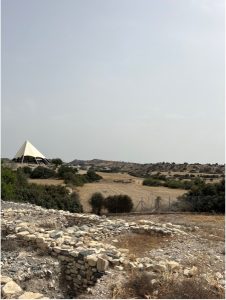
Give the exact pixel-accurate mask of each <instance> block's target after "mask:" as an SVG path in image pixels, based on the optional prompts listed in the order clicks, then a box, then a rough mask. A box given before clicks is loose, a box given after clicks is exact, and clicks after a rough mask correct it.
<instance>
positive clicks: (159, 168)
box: [70, 159, 225, 176]
mask: <svg viewBox="0 0 226 300" xmlns="http://www.w3.org/2000/svg"><path fill="white" fill-rule="evenodd" d="M70 165H80V166H82V167H84V168H86V167H89V166H91V167H93V168H94V169H95V170H96V171H101V170H109V171H114V172H128V173H130V174H131V175H136V176H148V175H150V174H151V173H152V172H188V173H207V174H224V172H225V166H224V165H219V164H199V163H194V164H188V163H182V164H176V163H167V162H159V163H147V164H139V163H131V162H123V161H110V160H101V159H92V160H79V159H75V160H73V161H72V162H70Z"/></svg>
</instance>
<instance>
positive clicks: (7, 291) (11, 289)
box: [2, 280, 23, 299]
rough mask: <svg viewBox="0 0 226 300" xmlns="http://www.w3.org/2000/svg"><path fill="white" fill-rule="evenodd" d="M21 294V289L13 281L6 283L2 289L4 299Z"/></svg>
mask: <svg viewBox="0 0 226 300" xmlns="http://www.w3.org/2000/svg"><path fill="white" fill-rule="evenodd" d="M22 292H23V290H22V289H21V287H20V286H19V285H18V284H16V282H14V281H13V280H11V281H9V282H7V283H6V284H5V285H4V287H3V288H2V295H3V297H4V298H7V299H10V298H13V297H16V296H18V295H20V294H21V293H22Z"/></svg>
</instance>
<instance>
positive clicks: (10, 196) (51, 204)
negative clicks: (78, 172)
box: [1, 168, 83, 212]
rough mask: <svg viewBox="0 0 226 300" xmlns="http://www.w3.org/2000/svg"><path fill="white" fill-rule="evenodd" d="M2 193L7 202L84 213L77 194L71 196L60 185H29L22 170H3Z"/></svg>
mask: <svg viewBox="0 0 226 300" xmlns="http://www.w3.org/2000/svg"><path fill="white" fill-rule="evenodd" d="M45 169H46V168H45ZM1 192H2V195H1V196H2V199H3V200H5V201H15V202H28V203H32V204H36V205H40V206H43V207H45V208H53V209H63V210H68V211H70V212H82V211H83V209H82V205H81V203H80V201H79V196H78V194H77V193H72V194H71V195H69V191H68V190H67V188H66V187H64V186H60V185H57V186H55V185H37V184H29V183H28V182H27V177H26V175H25V174H24V172H23V171H22V170H21V169H18V170H17V171H13V170H11V169H8V168H2V172H1Z"/></svg>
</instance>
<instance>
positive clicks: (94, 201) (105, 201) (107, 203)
mask: <svg viewBox="0 0 226 300" xmlns="http://www.w3.org/2000/svg"><path fill="white" fill-rule="evenodd" d="M89 203H90V205H91V206H92V212H93V213H95V214H97V215H100V213H101V210H102V209H103V208H105V209H107V210H108V212H110V213H126V212H130V211H131V210H132V209H133V201H132V199H131V198H130V197H129V196H128V195H114V196H108V197H106V198H104V196H103V195H102V194H101V193H94V194H93V195H92V197H91V198H90V200H89Z"/></svg>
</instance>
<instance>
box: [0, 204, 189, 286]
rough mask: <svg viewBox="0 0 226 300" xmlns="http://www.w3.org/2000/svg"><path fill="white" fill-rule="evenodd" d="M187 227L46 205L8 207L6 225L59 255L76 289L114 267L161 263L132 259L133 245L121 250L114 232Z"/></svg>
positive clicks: (169, 231)
mask: <svg viewBox="0 0 226 300" xmlns="http://www.w3.org/2000/svg"><path fill="white" fill-rule="evenodd" d="M54 222H55V223H54ZM52 223H53V224H56V226H57V229H56V228H55V229H50V228H46V224H52ZM42 225H43V226H42ZM44 225H45V226H44ZM184 229H185V228H182V226H179V227H178V226H176V225H172V224H171V223H167V224H160V223H153V222H151V221H146V220H140V221H139V222H137V223H135V222H125V221H124V220H120V219H115V220H110V219H107V218H106V217H104V216H103V217H99V216H96V215H92V214H90V215H89V214H73V213H69V212H65V211H57V210H52V209H51V210H46V209H43V208H41V207H38V206H34V205H28V207H26V208H23V206H22V208H21V209H13V210H12V209H4V210H2V230H3V232H4V235H5V236H6V238H7V239H9V240H10V239H11V240H13V239H16V240H17V241H19V242H20V243H21V244H22V245H24V246H32V247H34V248H35V249H39V250H41V251H44V252H45V253H48V254H49V255H52V256H54V257H56V258H57V259H58V260H59V261H60V263H61V266H62V270H63V272H64V274H65V280H67V281H68V282H69V283H70V284H71V285H72V287H73V288H74V289H75V290H76V291H82V290H84V289H85V288H87V287H88V286H92V285H94V284H95V283H96V281H97V279H98V278H100V277H101V276H102V275H103V274H105V272H106V271H107V269H108V268H117V269H118V270H123V269H126V268H134V269H136V268H143V269H148V270H150V268H153V269H154V268H155V266H154V265H153V264H152V262H151V261H150V260H146V261H144V263H142V264H141V262H140V261H139V260H137V261H133V262H131V261H130V258H129V257H128V255H127V254H128V250H127V249H121V248H120V249H117V247H115V246H114V245H112V243H106V242H103V241H105V239H108V240H110V241H111V240H112V239H113V237H114V236H117V235H119V234H124V233H129V232H135V233H146V234H150V235H152V234H153V235H156V234H157V235H174V234H182V235H186V234H187V233H186V232H185V231H184Z"/></svg>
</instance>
